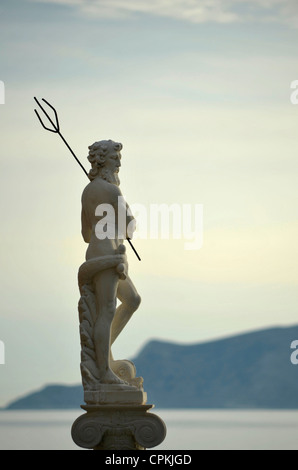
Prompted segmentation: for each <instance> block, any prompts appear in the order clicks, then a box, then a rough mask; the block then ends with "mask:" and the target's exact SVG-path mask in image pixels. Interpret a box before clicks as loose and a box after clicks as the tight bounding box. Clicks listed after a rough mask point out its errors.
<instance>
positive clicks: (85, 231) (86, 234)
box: [81, 208, 92, 243]
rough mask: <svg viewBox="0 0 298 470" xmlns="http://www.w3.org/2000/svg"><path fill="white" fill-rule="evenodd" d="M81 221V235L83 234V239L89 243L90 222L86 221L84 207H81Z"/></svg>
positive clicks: (90, 233)
mask: <svg viewBox="0 0 298 470" xmlns="http://www.w3.org/2000/svg"><path fill="white" fill-rule="evenodd" d="M81 221H82V236H83V239H84V241H85V242H86V243H89V242H90V239H91V235H92V228H91V226H90V223H89V221H88V217H87V214H86V212H85V210H84V208H82V214H81Z"/></svg>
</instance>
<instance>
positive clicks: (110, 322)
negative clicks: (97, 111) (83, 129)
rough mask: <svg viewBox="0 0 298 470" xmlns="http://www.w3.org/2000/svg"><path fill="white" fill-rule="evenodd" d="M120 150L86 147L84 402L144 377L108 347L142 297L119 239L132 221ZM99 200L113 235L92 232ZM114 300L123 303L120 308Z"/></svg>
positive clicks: (134, 387) (107, 145)
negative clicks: (106, 211) (111, 217)
mask: <svg viewBox="0 0 298 470" xmlns="http://www.w3.org/2000/svg"><path fill="white" fill-rule="evenodd" d="M121 150H122V144H120V143H117V142H114V141H112V140H103V141H100V142H95V143H94V144H93V145H91V146H90V147H89V155H88V160H89V162H90V163H91V170H90V172H89V179H90V180H91V181H90V183H89V184H88V185H87V186H86V188H85V189H84V191H83V194H82V236H83V238H84V241H85V242H86V243H88V248H87V251H86V262H85V263H84V264H83V265H82V266H81V267H80V269H79V274H78V279H79V288H80V293H81V298H80V302H79V314H80V337H81V373H82V381H83V386H84V391H85V398H86V397H87V401H88V397H90V396H91V401H92V402H93V401H94V393H95V392H96V391H100V390H103V389H105V390H109V391H111V390H115V391H117V390H118V391H120V390H122V391H131V392H133V391H140V390H142V383H143V379H142V378H140V377H139V378H136V377H135V375H136V371H135V367H134V364H133V363H132V362H131V361H127V360H125V361H123V360H122V361H115V360H114V358H113V355H112V352H111V346H112V344H113V343H114V341H115V340H116V339H117V337H118V336H119V334H120V333H121V331H122V330H123V328H124V327H125V326H126V324H127V322H128V321H129V320H130V318H131V316H132V315H133V313H134V312H135V311H136V310H137V309H138V307H139V305H140V302H141V298H140V296H139V294H138V292H137V290H136V288H135V286H134V284H133V282H132V280H131V279H130V277H129V275H128V263H127V257H126V252H125V246H124V244H123V241H124V239H125V238H128V237H129V238H131V236H132V233H131V232H132V230H133V229H135V221H134V218H133V216H132V215H130V210H129V206H128V205H127V204H126V203H125V201H124V198H123V196H122V194H121V191H120V188H119V185H120V180H119V176H118V173H119V168H120V166H121ZM119 202H120V206H119ZM121 204H122V206H121ZM101 205H104V206H103V207H106V206H107V205H108V206H110V207H111V208H112V209H113V212H114V214H115V217H114V220H112V221H110V222H111V223H112V226H113V229H114V230H113V233H114V236H110V235H111V234H109V233H108V231H107V233H106V236H104V237H103V236H102V234H101V236H99V235H98V233H97V231H96V226H97V224H98V222H99V220H100V219H99V217H98V216H97V215H96V213H97V208H98V207H99V206H101ZM123 205H124V206H125V207H124V208H123ZM119 208H120V210H121V209H122V210H123V209H125V214H126V221H125V222H126V223H125V225H126V226H125V230H123V227H120V226H119V223H118V212H119ZM128 227H130V233H129V234H128V233H127V228H128ZM131 227H133V229H131ZM123 232H126V233H123ZM117 299H118V300H119V301H120V302H121V303H120V305H119V306H118V307H117V305H116V302H117ZM104 386H105V387H104ZM111 386H114V388H111ZM115 386H118V387H117V388H115ZM88 392H92V393H91V394H90V393H88ZM95 395H96V393H95ZM97 396H98V394H97ZM143 400H144V394H142V401H143Z"/></svg>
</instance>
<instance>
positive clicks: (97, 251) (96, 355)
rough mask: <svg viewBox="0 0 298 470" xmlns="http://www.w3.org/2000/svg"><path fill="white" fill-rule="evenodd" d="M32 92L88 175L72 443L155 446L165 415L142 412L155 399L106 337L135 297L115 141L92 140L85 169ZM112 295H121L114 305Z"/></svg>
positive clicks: (129, 220) (130, 222)
mask: <svg viewBox="0 0 298 470" xmlns="http://www.w3.org/2000/svg"><path fill="white" fill-rule="evenodd" d="M34 100H35V101H36V103H37V105H38V106H39V108H40V109H41V111H42V112H43V113H44V115H45V117H46V118H47V119H48V120H49V122H50V126H51V127H47V126H46V125H45V124H44V122H43V120H42V119H41V117H40V115H39V113H38V111H37V110H36V109H35V110H34V111H35V113H36V115H37V117H38V119H39V121H40V123H41V125H42V126H43V128H44V129H46V130H48V131H51V132H54V133H56V134H57V135H59V136H60V137H61V139H62V140H63V142H64V143H65V145H66V146H67V147H68V149H69V151H70V152H71V154H72V155H73V157H74V158H75V160H76V161H77V163H78V164H79V165H80V167H81V168H82V170H83V171H84V173H85V174H86V176H88V177H89V180H90V183H89V184H88V186H86V188H85V190H84V191H83V195H82V235H83V238H84V240H85V242H86V243H88V248H87V251H86V261H85V262H84V263H83V264H82V266H80V268H79V273H78V282H79V289H80V294H81V297H80V300H79V320H80V339H81V373H82V382H83V388H84V400H85V403H86V404H85V405H81V408H83V409H84V410H85V414H83V415H82V416H80V417H78V418H77V419H76V420H75V422H74V423H73V425H72V428H71V435H72V438H73V440H74V442H75V443H76V444H77V445H78V446H79V447H83V448H85V449H94V450H145V449H146V448H152V447H155V446H157V445H159V444H160V443H161V442H162V441H163V440H164V439H165V436H166V426H165V423H164V422H163V421H162V420H161V419H160V418H159V417H158V416H156V415H154V414H152V413H149V410H150V409H151V408H153V406H154V405H149V404H146V400H147V394H146V393H144V391H143V379H142V377H136V369H135V366H134V364H133V363H132V362H131V361H128V360H121V361H119V360H116V361H115V360H114V358H113V356H112V353H111V345H112V344H113V343H114V341H115V340H116V338H117V337H118V335H119V334H120V333H121V331H122V330H123V328H124V327H125V326H126V324H127V322H128V321H129V319H130V318H131V316H132V314H133V313H134V312H135V311H136V310H137V308H138V307H139V305H140V301H141V299H140V296H139V294H138V292H137V290H136V288H135V287H134V285H133V283H132V281H131V279H130V277H129V275H128V263H127V258H126V254H125V246H124V244H123V241H124V239H125V238H127V239H128V241H129V243H130V244H131V242H130V238H131V236H132V233H133V231H134V228H135V223H134V218H133V216H132V215H131V213H130V210H129V207H128V205H127V204H126V202H125V201H124V198H123V196H122V194H121V192H120V189H119V184H120V181H119V177H118V173H119V168H120V165H121V163H120V161H121V150H122V145H121V144H119V143H117V142H113V141H111V140H108V141H100V142H95V143H94V144H93V145H91V146H90V147H89V156H88V160H89V162H90V163H91V170H90V171H89V173H88V172H87V171H86V170H85V168H84V167H83V165H82V164H81V162H80V161H79V160H78V158H77V157H76V155H75V153H74V152H73V150H72V149H71V147H70V146H69V144H68V143H67V141H66V140H65V138H64V137H63V135H62V134H61V131H60V125H59V121H58V114H57V111H56V109H55V108H54V107H53V106H52V105H51V104H50V103H49V102H48V101H46V100H45V99H44V98H43V99H42V100H43V102H44V103H45V104H46V105H48V106H49V107H50V108H51V109H52V111H53V112H54V119H51V118H50V117H49V115H48V113H47V111H46V110H45V109H44V107H43V106H42V105H41V103H40V102H39V101H38V100H37V98H35V97H34ZM119 201H120V204H119ZM98 208H100V209H103V208H112V209H113V210H112V215H114V217H112V218H113V220H112V221H109V224H107V225H108V226H109V228H112V229H111V230H110V231H109V230H107V232H106V234H104V233H102V232H101V233H98V231H97V226H98V224H100V223H101V221H102V220H103V219H104V217H103V213H101V212H103V211H101V210H100V211H98ZM107 212H109V210H108V211H107ZM120 212H122V215H123V212H124V213H125V218H124V219H125V220H124V226H123V223H120V225H121V226H119V220H122V219H121V217H120V219H118V217H117V215H119V213H120ZM100 217H102V218H101V219H100V221H99V222H98V219H99V218H100ZM107 218H109V217H108V216H107ZM103 235H104V236H103ZM131 246H132V244H131ZM132 248H133V246H132ZM133 250H134V248H133ZM134 251H135V250H134ZM136 254H137V253H136ZM137 256H138V255H137ZM117 299H118V300H119V301H120V302H121V304H120V305H119V306H118V307H117V304H116V302H117Z"/></svg>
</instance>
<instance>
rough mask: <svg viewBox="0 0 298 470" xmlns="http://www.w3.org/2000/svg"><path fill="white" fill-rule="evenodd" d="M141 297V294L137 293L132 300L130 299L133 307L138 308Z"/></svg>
mask: <svg viewBox="0 0 298 470" xmlns="http://www.w3.org/2000/svg"><path fill="white" fill-rule="evenodd" d="M141 301H142V299H141V297H140V296H139V294H136V295H134V296H133V297H132V299H131V301H130V304H131V306H132V308H133V309H134V311H135V310H137V309H138V308H139V306H140V304H141Z"/></svg>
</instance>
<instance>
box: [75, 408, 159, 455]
mask: <svg viewBox="0 0 298 470" xmlns="http://www.w3.org/2000/svg"><path fill="white" fill-rule="evenodd" d="M82 408H83V409H84V410H85V411H86V413H85V414H84V415H82V416H80V417H79V418H77V420H76V421H75V422H74V423H73V426H72V430H71V434H72V438H73V441H74V442H75V443H76V444H77V445H78V446H79V447H82V448H84V449H93V450H145V449H150V448H152V447H156V446H158V445H159V444H161V443H162V442H163V440H164V439H165V436H166V426H165V424H164V422H163V421H162V420H161V419H160V418H159V417H158V416H157V415H154V414H152V413H148V410H150V409H151V408H153V405H86V406H84V405H82Z"/></svg>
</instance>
